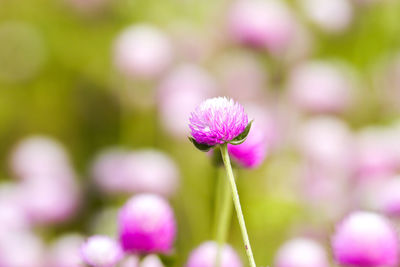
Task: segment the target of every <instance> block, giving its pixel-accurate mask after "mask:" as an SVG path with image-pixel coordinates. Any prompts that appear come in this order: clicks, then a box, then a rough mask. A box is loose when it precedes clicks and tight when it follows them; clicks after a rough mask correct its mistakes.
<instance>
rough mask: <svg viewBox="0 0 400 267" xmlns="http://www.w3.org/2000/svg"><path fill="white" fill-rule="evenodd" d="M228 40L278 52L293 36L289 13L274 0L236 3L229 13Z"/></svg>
mask: <svg viewBox="0 0 400 267" xmlns="http://www.w3.org/2000/svg"><path fill="white" fill-rule="evenodd" d="M228 23H229V30H230V33H231V35H232V37H233V38H234V39H235V40H236V41H238V42H240V43H243V44H245V45H249V46H252V47H256V48H266V49H268V50H269V51H270V52H272V53H276V52H281V51H282V50H284V49H285V48H286V47H287V46H288V45H289V44H290V42H291V41H292V39H293V35H294V24H295V23H294V19H293V14H292V13H291V11H290V10H289V8H288V7H287V6H286V5H285V3H284V2H282V1H278V0H271V1H262V0H249V1H248V0H239V1H236V2H235V3H234V4H233V6H232V7H231V9H230V13H229V21H228Z"/></svg>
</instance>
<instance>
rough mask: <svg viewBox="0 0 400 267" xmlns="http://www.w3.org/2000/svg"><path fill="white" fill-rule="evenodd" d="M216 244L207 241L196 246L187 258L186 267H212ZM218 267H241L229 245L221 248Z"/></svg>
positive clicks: (237, 257)
mask: <svg viewBox="0 0 400 267" xmlns="http://www.w3.org/2000/svg"><path fill="white" fill-rule="evenodd" d="M217 251H218V244H217V243H216V242H214V241H207V242H204V243H202V244H201V245H200V246H198V247H197V248H196V249H195V250H193V251H192V253H191V254H190V256H189V260H188V262H187V263H186V267H214V266H215V260H216V257H217ZM220 267H242V262H241V261H240V258H239V256H238V255H237V254H236V252H235V250H233V248H232V247H231V246H229V245H226V244H225V245H224V246H223V247H222V253H221V262H220Z"/></svg>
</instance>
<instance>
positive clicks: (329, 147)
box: [297, 116, 355, 174]
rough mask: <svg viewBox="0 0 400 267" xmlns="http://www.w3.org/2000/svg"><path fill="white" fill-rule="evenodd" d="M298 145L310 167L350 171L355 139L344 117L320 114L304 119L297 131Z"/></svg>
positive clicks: (352, 164) (349, 172)
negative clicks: (342, 119)
mask: <svg viewBox="0 0 400 267" xmlns="http://www.w3.org/2000/svg"><path fill="white" fill-rule="evenodd" d="M297 146H298V148H299V150H300V152H301V154H302V156H303V157H304V158H305V160H306V161H307V162H308V163H309V164H311V166H312V167H313V168H323V169H327V170H330V171H334V172H338V173H345V174H352V172H353V168H354V149H355V145H354V140H353V136H352V133H351V131H350V129H349V127H348V126H347V125H346V123H345V122H344V121H341V120H339V119H336V118H334V117H328V116H319V117H314V118H312V119H310V120H308V121H306V122H305V123H304V124H303V125H302V126H301V128H300V129H299V131H298V133H297Z"/></svg>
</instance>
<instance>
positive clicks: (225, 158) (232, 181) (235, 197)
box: [221, 143, 256, 267]
mask: <svg viewBox="0 0 400 267" xmlns="http://www.w3.org/2000/svg"><path fill="white" fill-rule="evenodd" d="M221 155H222V159H223V161H224V165H225V169H226V173H227V175H228V179H229V183H230V186H231V190H232V197H233V203H234V204H235V209H236V215H237V218H238V221H239V226H240V231H241V232H242V237H243V243H244V247H245V249H246V254H247V258H248V260H249V263H250V267H256V263H255V261H254V257H253V252H252V250H251V246H250V241H249V236H248V234H247V229H246V224H245V222H244V217H243V212H242V207H241V205H240V200H239V193H238V191H237V187H236V182H235V177H234V176H233V171H232V166H231V161H230V159H229V153H228V145H227V144H226V143H225V144H223V145H221Z"/></svg>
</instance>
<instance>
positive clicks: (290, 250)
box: [275, 238, 330, 267]
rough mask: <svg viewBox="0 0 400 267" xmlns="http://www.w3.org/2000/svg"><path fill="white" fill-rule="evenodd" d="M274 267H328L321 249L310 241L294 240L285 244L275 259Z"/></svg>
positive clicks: (303, 239) (326, 258)
mask: <svg viewBox="0 0 400 267" xmlns="http://www.w3.org/2000/svg"><path fill="white" fill-rule="evenodd" d="M275 266H276V267H328V266H330V264H329V261H328V257H327V254H326V252H325V250H324V249H323V247H322V246H321V245H320V244H318V243H317V242H315V241H314V240H312V239H307V238H295V239H292V240H290V241H288V242H286V243H285V244H284V245H283V246H282V247H281V248H280V249H279V250H278V253H277V255H276V259H275Z"/></svg>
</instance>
